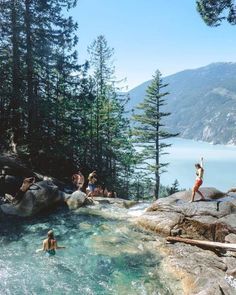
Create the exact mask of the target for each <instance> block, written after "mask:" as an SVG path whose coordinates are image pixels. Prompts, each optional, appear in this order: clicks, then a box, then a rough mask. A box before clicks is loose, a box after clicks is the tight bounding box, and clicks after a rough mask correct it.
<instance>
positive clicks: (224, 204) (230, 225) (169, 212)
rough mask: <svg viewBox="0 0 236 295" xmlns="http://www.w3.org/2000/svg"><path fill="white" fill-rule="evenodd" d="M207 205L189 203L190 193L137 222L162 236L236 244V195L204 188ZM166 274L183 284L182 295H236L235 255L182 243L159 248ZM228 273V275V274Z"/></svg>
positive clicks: (165, 202)
mask: <svg viewBox="0 0 236 295" xmlns="http://www.w3.org/2000/svg"><path fill="white" fill-rule="evenodd" d="M201 192H202V193H203V195H204V196H205V198H206V200H205V201H200V200H199V196H197V195H196V200H195V202H193V203H189V200H190V198H191V191H184V192H178V193H176V194H174V195H172V196H169V197H167V198H164V199H159V200H157V201H155V202H154V203H153V204H152V205H151V206H150V207H149V208H148V209H147V210H146V212H144V214H142V215H141V216H140V217H138V218H137V219H136V222H137V224H138V225H139V226H142V227H143V228H145V229H147V230H151V231H153V232H156V233H158V234H160V235H161V236H164V237H165V236H169V235H173V236H176V235H180V236H181V237H186V238H192V239H201V240H210V241H218V242H227V243H229V242H230V243H235V242H236V193H234V192H230V193H228V194H224V193H222V192H220V191H218V190H216V189H215V188H202V189H201ZM158 250H159V251H160V253H162V254H164V255H166V259H165V260H163V264H164V265H165V267H164V268H165V270H166V271H169V272H170V273H173V274H174V275H175V276H176V278H177V279H178V280H180V281H181V282H182V287H183V294H188V295H190V294H198V295H211V294H212V295H213V294H214V295H221V294H236V289H235V287H234V279H233V275H234V274H235V273H236V272H235V269H236V253H235V252H234V253H233V252H229V251H228V252H226V253H223V254H222V253H221V255H219V253H217V251H215V253H214V252H212V251H209V250H203V249H201V248H198V247H196V246H190V245H185V244H182V243H175V244H164V243H161V244H160V245H159V246H158ZM227 271H228V273H227Z"/></svg>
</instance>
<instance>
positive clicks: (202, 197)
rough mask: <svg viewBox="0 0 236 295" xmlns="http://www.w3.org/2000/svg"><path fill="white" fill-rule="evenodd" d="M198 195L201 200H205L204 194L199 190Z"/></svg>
mask: <svg viewBox="0 0 236 295" xmlns="http://www.w3.org/2000/svg"><path fill="white" fill-rule="evenodd" d="M197 193H199V195H200V196H201V200H205V198H204V196H203V194H202V193H201V192H200V191H199V190H197Z"/></svg>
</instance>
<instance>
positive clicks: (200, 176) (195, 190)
mask: <svg viewBox="0 0 236 295" xmlns="http://www.w3.org/2000/svg"><path fill="white" fill-rule="evenodd" d="M195 168H196V175H197V177H196V180H195V183H194V186H193V188H192V197H191V201H190V202H194V197H195V194H196V193H199V195H200V196H201V200H205V198H204V196H203V194H202V193H201V192H200V191H199V187H200V186H201V185H202V182H203V174H204V169H203V158H201V163H200V164H199V163H197V164H195Z"/></svg>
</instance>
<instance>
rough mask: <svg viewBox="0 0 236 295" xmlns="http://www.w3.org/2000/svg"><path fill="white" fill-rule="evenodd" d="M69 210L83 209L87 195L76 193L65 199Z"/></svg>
mask: <svg viewBox="0 0 236 295" xmlns="http://www.w3.org/2000/svg"><path fill="white" fill-rule="evenodd" d="M65 202H66V204H67V206H68V207H69V209H72V210H75V209H78V208H80V207H82V206H83V205H84V204H85V202H86V194H85V193H83V192H81V191H79V190H78V191H75V192H73V193H72V194H71V195H69V196H67V197H66V198H65Z"/></svg>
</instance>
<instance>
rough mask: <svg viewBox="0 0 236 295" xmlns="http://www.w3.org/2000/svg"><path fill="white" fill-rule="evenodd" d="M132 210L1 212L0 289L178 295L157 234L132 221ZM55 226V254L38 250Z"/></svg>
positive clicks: (136, 211) (135, 211)
mask: <svg viewBox="0 0 236 295" xmlns="http://www.w3.org/2000/svg"><path fill="white" fill-rule="evenodd" d="M143 207H145V205H140V206H136V207H134V208H132V209H125V208H118V207H112V205H106V204H104V205H101V204H100V205H97V206H96V207H95V208H94V207H93V208H81V209H79V210H77V211H69V210H67V209H65V208H59V209H57V211H54V212H52V213H51V214H49V215H47V216H38V217H37V218H34V219H25V220H23V219H16V218H11V219H9V217H4V216H2V217H1V224H0V231H1V238H0V239H1V243H0V251H1V255H0V290H1V292H0V293H1V294H4V295H5V294H6V295H8V294H9V295H13V294H14V295H18V294H19V295H21V294H43V295H46V294H53V295H57V294H63V295H64V294H81V295H87V294H101V295H106V294H109V295H110V294H122V295H123V294H124V295H133V294H135V295H137V294H148V295H149V294H152V295H157V294H165V295H167V294H173V293H172V291H171V290H170V289H169V287H168V284H167V278H165V276H164V274H163V272H162V271H161V270H160V267H159V265H160V263H161V259H162V258H161V256H160V255H159V254H158V249H157V248H155V247H154V246H153V244H154V241H155V236H152V235H151V234H148V233H145V232H142V231H141V230H138V229H137V228H136V227H135V226H134V225H133V224H132V223H130V222H129V221H128V219H129V218H132V216H134V215H135V214H139V212H140V210H142V209H143ZM49 229H53V230H54V233H55V236H56V238H57V241H58V244H59V245H64V246H66V249H65V250H58V251H57V254H56V256H54V257H47V256H46V255H45V254H43V253H40V254H39V253H38V254H36V253H35V250H36V249H37V248H40V247H41V244H42V240H43V239H45V238H46V234H47V231H48V230H49Z"/></svg>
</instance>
